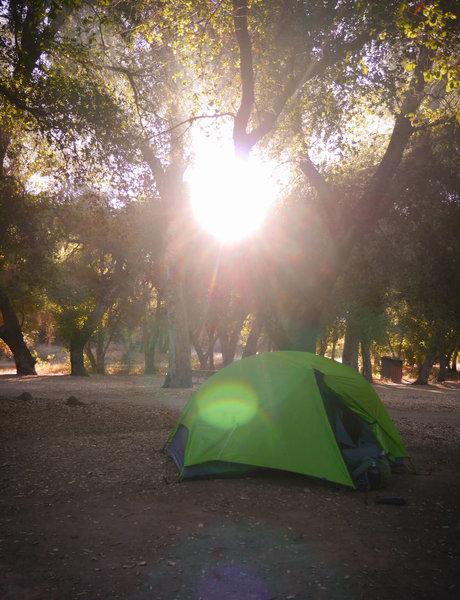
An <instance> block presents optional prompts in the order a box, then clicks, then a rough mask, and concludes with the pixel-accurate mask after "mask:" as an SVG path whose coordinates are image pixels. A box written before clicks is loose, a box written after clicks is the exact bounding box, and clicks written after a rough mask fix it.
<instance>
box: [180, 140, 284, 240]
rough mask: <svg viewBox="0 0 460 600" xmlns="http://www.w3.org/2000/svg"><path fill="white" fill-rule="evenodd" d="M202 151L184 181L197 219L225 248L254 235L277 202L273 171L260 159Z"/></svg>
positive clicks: (208, 148) (217, 150) (220, 149)
mask: <svg viewBox="0 0 460 600" xmlns="http://www.w3.org/2000/svg"><path fill="white" fill-rule="evenodd" d="M201 148H202V149H201V151H200V152H199V153H197V159H196V161H195V164H194V165H193V167H190V168H189V169H187V171H186V174H185V177H184V179H185V181H186V182H187V184H188V186H189V190H190V201H191V205H192V210H193V213H194V216H195V219H196V220H197V222H198V223H199V225H200V226H201V227H202V228H203V229H205V230H206V231H207V232H208V233H210V234H211V235H213V236H214V237H215V238H216V239H218V240H219V241H220V242H221V243H223V244H231V243H236V242H239V241H241V240H243V239H245V238H247V237H250V236H252V235H254V234H255V233H256V232H257V231H258V230H259V229H260V228H261V226H262V225H263V223H264V221H265V218H266V215H267V212H268V210H269V208H270V206H271V205H272V204H273V202H274V200H275V199H276V195H277V192H278V189H277V185H276V183H275V181H274V177H273V169H270V166H269V165H268V164H267V163H263V162H262V161H261V160H260V159H258V158H256V157H250V158H249V159H248V160H243V159H237V158H236V157H235V155H234V153H233V151H232V150H228V151H223V150H222V148H219V147H214V148H213V147H212V146H207V147H205V146H202V147H201Z"/></svg>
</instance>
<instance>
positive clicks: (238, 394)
mask: <svg viewBox="0 0 460 600" xmlns="http://www.w3.org/2000/svg"><path fill="white" fill-rule="evenodd" d="M167 452H168V454H169V455H170V456H171V457H172V458H173V460H174V462H175V463H176V466H177V468H178V469H179V479H180V480H182V479H184V478H185V479H186V478H194V477H206V476H225V475H234V476H235V475H242V474H245V473H248V472H250V471H253V470H254V469H260V468H262V469H278V470H283V471H290V472H294V473H301V474H304V475H308V476H312V477H317V478H321V479H325V480H327V481H330V482H335V483H338V484H343V485H345V486H350V487H354V488H361V489H371V488H373V487H379V486H380V485H382V484H383V483H385V482H386V481H387V479H388V477H389V474H390V472H391V471H390V467H391V466H393V465H395V464H400V463H401V462H402V459H403V458H405V457H408V453H407V451H406V449H405V447H404V445H403V443H402V441H401V438H400V437H399V434H398V432H397V431H396V428H395V426H394V425H393V423H392V421H391V419H390V417H389V415H388V413H387V411H386V409H385V407H384V406H383V404H382V402H381V400H380V398H379V397H378V395H377V393H376V392H375V390H374V388H373V387H372V386H371V385H370V384H369V383H368V382H367V381H366V380H365V379H364V377H362V375H360V374H359V373H358V372H356V371H354V370H353V369H352V368H350V367H348V366H346V365H342V364H341V363H338V362H336V361H334V360H331V359H328V358H324V357H322V356H316V355H314V354H310V353H307V352H295V351H280V352H267V353H263V354H257V355H254V356H250V357H248V358H244V359H242V360H240V361H237V362H234V363H232V364H230V365H229V366H227V367H225V368H224V369H222V370H221V371H219V372H218V373H216V374H215V375H213V376H212V377H211V378H210V379H208V380H207V381H206V382H205V383H204V384H203V385H202V386H201V387H200V388H199V389H198V390H197V391H196V392H195V393H194V394H193V395H192V396H191V398H190V400H189V401H188V403H187V405H186V406H185V408H184V409H183V411H182V413H181V415H180V417H179V419H178V421H177V423H176V425H175V427H174V429H173V430H172V432H171V435H170V437H169V439H168V443H167Z"/></svg>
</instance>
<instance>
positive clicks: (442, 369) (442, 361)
mask: <svg viewBox="0 0 460 600" xmlns="http://www.w3.org/2000/svg"><path fill="white" fill-rule="evenodd" d="M446 371H447V357H446V340H445V338H444V337H442V338H441V340H440V342H439V373H438V377H437V380H438V382H439V383H442V382H443V381H445V380H446Z"/></svg>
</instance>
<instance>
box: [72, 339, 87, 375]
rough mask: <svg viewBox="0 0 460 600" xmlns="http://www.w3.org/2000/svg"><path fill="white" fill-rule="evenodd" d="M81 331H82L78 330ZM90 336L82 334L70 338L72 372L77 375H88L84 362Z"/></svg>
mask: <svg viewBox="0 0 460 600" xmlns="http://www.w3.org/2000/svg"><path fill="white" fill-rule="evenodd" d="M78 333H80V332H78ZM88 339H89V336H88V338H84V337H83V336H81V335H78V334H77V335H75V336H73V337H72V338H71V339H70V340H69V343H70V348H69V349H70V374H71V375H73V376H76V377H88V376H89V375H88V371H87V370H86V368H85V363H84V358H83V355H84V349H85V344H86V342H87V341H88Z"/></svg>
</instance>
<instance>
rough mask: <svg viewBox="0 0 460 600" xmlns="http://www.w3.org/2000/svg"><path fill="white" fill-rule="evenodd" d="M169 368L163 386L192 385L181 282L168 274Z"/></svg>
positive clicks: (184, 386)
mask: <svg viewBox="0 0 460 600" xmlns="http://www.w3.org/2000/svg"><path fill="white" fill-rule="evenodd" d="M167 301H168V333H169V353H168V355H169V370H168V375H167V376H166V379H165V382H164V384H163V387H165V388H189V387H192V365H191V356H190V355H191V352H190V350H191V343H190V333H189V328H188V318H187V310H186V305H185V300H184V296H183V289H182V283H181V282H180V281H179V280H178V279H177V276H174V275H170V276H169V277H168V283H167Z"/></svg>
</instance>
